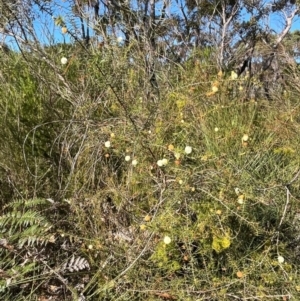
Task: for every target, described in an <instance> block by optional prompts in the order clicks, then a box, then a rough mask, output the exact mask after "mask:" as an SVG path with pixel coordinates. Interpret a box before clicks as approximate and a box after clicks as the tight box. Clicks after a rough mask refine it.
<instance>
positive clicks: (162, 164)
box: [156, 158, 168, 167]
mask: <svg viewBox="0 0 300 301" xmlns="http://www.w3.org/2000/svg"><path fill="white" fill-rule="evenodd" d="M156 164H157V165H158V166H159V167H162V166H166V165H167V164H168V160H167V159H166V158H164V159H162V160H158V161H157V162H156Z"/></svg>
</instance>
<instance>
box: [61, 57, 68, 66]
mask: <svg viewBox="0 0 300 301" xmlns="http://www.w3.org/2000/svg"><path fill="white" fill-rule="evenodd" d="M60 62H61V63H62V64H63V65H65V64H66V63H67V62H68V59H67V58H66V57H62V58H61V60H60Z"/></svg>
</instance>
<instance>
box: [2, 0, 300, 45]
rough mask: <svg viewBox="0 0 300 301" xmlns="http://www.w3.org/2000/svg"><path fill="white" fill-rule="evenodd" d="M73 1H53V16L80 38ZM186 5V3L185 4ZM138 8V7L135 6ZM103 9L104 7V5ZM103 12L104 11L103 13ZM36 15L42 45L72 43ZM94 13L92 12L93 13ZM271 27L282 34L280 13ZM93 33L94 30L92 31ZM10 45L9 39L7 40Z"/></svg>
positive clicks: (174, 7) (174, 5)
mask: <svg viewBox="0 0 300 301" xmlns="http://www.w3.org/2000/svg"><path fill="white" fill-rule="evenodd" d="M72 2H73V1H72V0H53V1H52V4H51V7H53V15H54V16H55V17H59V16H61V17H62V18H63V20H64V21H65V22H66V24H67V27H68V28H69V29H70V30H72V31H74V30H75V31H74V32H76V30H77V31H78V32H77V33H76V34H77V35H78V36H80V33H81V32H80V23H79V18H76V17H74V14H73V12H72V10H71V3H72ZM161 3H162V2H160V3H158V4H160V5H158V13H159V10H161ZM183 3H184V2H183ZM178 5H180V2H178V1H176V0H173V1H172V2H171V4H170V8H169V13H179V7H178ZM134 6H135V7H136V5H134ZM102 7H103V5H102ZM102 12H103V11H102ZM35 13H36V14H37V15H38V17H37V18H36V19H35V21H34V28H35V32H36V35H37V37H38V39H39V40H40V41H41V42H42V44H48V45H49V44H56V43H60V42H64V41H66V42H70V36H69V35H68V34H66V35H63V34H62V33H61V27H60V26H56V25H55V23H54V20H53V19H52V18H51V17H50V16H49V15H48V14H45V13H44V14H40V13H39V9H38V8H37V7H36V8H35ZM91 13H92V11H91ZM243 17H244V18H245V20H247V19H249V15H247V14H246V13H245V14H244V16H243ZM269 25H270V26H271V27H272V28H273V29H274V30H275V31H276V32H280V31H281V30H282V28H283V27H284V25H285V24H284V23H283V18H282V15H281V14H280V13H277V14H272V16H271V17H270V20H269ZM297 29H299V30H300V18H299V17H296V18H295V19H294V22H293V26H292V31H293V30H297ZM91 33H92V30H91ZM6 42H8V44H10V43H9V39H7V40H6Z"/></svg>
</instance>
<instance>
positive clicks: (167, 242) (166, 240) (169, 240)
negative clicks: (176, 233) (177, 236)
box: [164, 236, 172, 245]
mask: <svg viewBox="0 0 300 301" xmlns="http://www.w3.org/2000/svg"><path fill="white" fill-rule="evenodd" d="M171 241H172V240H171V238H170V236H165V237H164V244H165V245H168V244H170V243H171Z"/></svg>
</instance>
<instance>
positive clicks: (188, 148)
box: [184, 146, 193, 155]
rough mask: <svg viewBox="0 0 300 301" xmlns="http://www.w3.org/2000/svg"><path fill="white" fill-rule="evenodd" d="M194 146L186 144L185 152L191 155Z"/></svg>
mask: <svg viewBox="0 0 300 301" xmlns="http://www.w3.org/2000/svg"><path fill="white" fill-rule="evenodd" d="M192 150H193V149H192V147H191V146H186V147H185V149H184V152H185V153H186V154H187V155H189V154H190V153H191V152H192Z"/></svg>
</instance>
